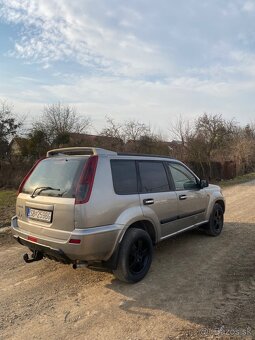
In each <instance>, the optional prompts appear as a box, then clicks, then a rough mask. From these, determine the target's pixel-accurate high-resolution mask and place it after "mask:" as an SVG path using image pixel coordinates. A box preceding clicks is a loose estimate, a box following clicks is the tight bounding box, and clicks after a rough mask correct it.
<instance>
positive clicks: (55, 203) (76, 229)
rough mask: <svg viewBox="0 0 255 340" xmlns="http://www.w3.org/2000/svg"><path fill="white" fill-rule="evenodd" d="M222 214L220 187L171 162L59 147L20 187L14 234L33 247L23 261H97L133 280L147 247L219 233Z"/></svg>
mask: <svg viewBox="0 0 255 340" xmlns="http://www.w3.org/2000/svg"><path fill="white" fill-rule="evenodd" d="M224 211H225V202H224V198H223V196H222V193H221V190H220V188H219V187H218V186H216V185H208V183H207V181H206V180H200V179H199V178H198V177H197V176H196V175H195V174H194V173H193V172H192V171H191V170H190V169H189V168H188V167H187V166H186V165H184V164H183V163H181V162H179V161H177V160H175V159H170V158H168V157H161V156H152V155H134V154H120V153H116V152H112V151H108V150H104V149H100V148H88V147H81V148H62V149H55V150H51V151H48V153H47V156H46V158H44V159H41V160H39V161H37V162H36V164H35V165H34V166H33V168H32V169H31V170H30V171H29V173H28V174H27V175H26V177H25V178H24V180H23V181H22V183H21V184H20V187H19V194H18V197H17V204H16V216H14V217H13V218H12V232H13V235H14V238H15V239H16V240H17V241H18V242H19V243H21V244H22V245H24V246H26V247H28V248H29V249H30V250H31V251H32V254H31V255H28V254H25V255H24V260H25V261H26V262H33V261H38V260H41V259H42V258H43V257H47V258H50V259H54V260H57V261H60V262H63V263H67V264H72V265H73V268H74V269H76V268H79V267H85V266H90V267H93V266H101V267H102V266H103V267H106V268H110V269H112V270H113V272H114V274H115V275H116V277H118V278H119V279H120V280H123V281H126V282H137V281H139V280H141V279H142V278H143V277H144V276H145V275H146V274H147V272H148V270H149V268H150V265H151V261H152V252H153V245H155V244H156V243H158V242H160V241H162V240H164V239H167V238H168V237H171V236H173V235H176V234H178V233H181V232H183V231H186V230H190V229H193V228H196V227H201V228H203V229H204V230H205V232H206V233H207V234H208V235H212V236H218V235H219V234H220V233H221V231H222V228H223V215H224Z"/></svg>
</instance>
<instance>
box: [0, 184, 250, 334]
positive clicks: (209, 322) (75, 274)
mask: <svg viewBox="0 0 255 340" xmlns="http://www.w3.org/2000/svg"><path fill="white" fill-rule="evenodd" d="M254 193H255V182H254V181H253V182H249V183H246V184H241V185H236V186H233V187H229V188H226V189H225V190H224V195H225V197H226V200H227V210H226V214H225V227H224V230H223V232H222V234H221V235H220V236H219V237H209V236H205V235H204V234H203V232H201V231H198V230H194V231H190V232H188V233H185V234H182V235H179V236H176V237H174V238H172V239H169V240H167V241H164V242H162V243H160V244H159V245H158V246H157V247H156V249H155V253H154V260H153V263H152V267H151V270H150V271H149V273H148V275H147V276H146V278H145V279H144V280H142V281H141V282H139V283H137V284H135V285H129V284H125V283H122V282H120V281H118V280H116V279H115V278H114V276H113V275H112V274H111V273H107V272H100V271H92V270H90V269H78V270H76V271H75V270H73V269H72V268H71V267H70V266H67V265H62V264H59V263H55V262H53V261H50V260H42V261H39V262H34V263H31V264H25V263H24V261H23V260H22V255H23V254H24V252H26V249H25V248H24V247H22V246H21V245H19V244H17V243H15V242H14V241H13V239H12V238H11V235H10V232H9V229H8V228H5V229H1V233H0V268H1V271H0V339H19V340H20V339H27V338H28V337H29V338H30V339H47V338H48V339H56V338H57V339H72V338H76V339H230V338H231V339H232V338H240V339H245V338H247V339H252V338H254V337H255V306H254V301H255V261H254V260H255V246H254V245H255V200H254Z"/></svg>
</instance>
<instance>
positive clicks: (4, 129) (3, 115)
mask: <svg viewBox="0 0 255 340" xmlns="http://www.w3.org/2000/svg"><path fill="white" fill-rule="evenodd" d="M21 126H22V121H21V119H19V118H18V117H17V115H16V114H15V113H14V110H13V106H11V105H10V104H8V103H7V101H0V158H6V159H8V160H9V162H10V163H11V154H10V150H9V142H10V140H11V138H13V137H14V136H15V135H16V134H17V132H18V131H19V129H20V128H21Z"/></svg>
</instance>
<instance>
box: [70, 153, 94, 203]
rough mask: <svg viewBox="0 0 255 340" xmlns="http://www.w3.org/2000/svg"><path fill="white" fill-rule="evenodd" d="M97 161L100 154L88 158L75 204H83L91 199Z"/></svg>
mask: <svg viewBox="0 0 255 340" xmlns="http://www.w3.org/2000/svg"><path fill="white" fill-rule="evenodd" d="M97 162H98V156H91V157H89V159H88V160H87V162H86V164H85V166H84V169H83V171H82V174H81V177H80V179H79V182H78V185H77V188H76V195H75V204H83V203H87V202H88V201H89V199H90V195H91V192H92V187H93V183H94V178H95V174H96V168H97Z"/></svg>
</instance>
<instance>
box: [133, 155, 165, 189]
mask: <svg viewBox="0 0 255 340" xmlns="http://www.w3.org/2000/svg"><path fill="white" fill-rule="evenodd" d="M138 164H139V172H140V178H141V192H143V193H146V192H162V191H169V190H170V189H169V184H168V180H167V174H166V171H165V168H164V165H163V163H162V162H150V161H140V162H139V163H138Z"/></svg>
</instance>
